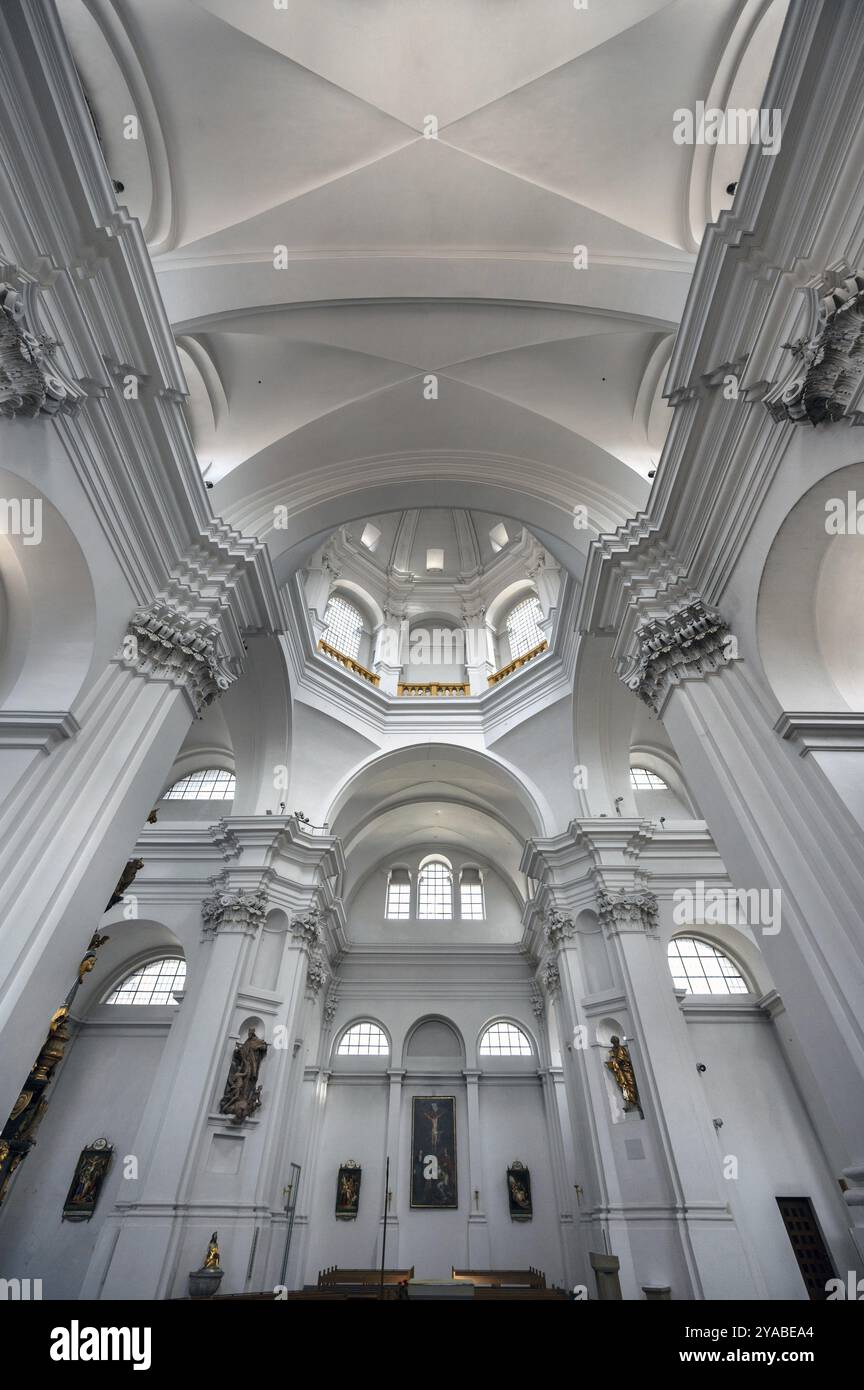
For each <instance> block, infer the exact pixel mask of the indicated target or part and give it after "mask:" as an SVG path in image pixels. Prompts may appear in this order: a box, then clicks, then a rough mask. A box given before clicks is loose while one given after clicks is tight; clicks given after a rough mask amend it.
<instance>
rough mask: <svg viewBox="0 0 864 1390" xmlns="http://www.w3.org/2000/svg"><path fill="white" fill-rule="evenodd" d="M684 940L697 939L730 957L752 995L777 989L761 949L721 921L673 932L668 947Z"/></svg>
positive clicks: (740, 932) (735, 928) (734, 928)
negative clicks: (687, 938)
mask: <svg viewBox="0 0 864 1390" xmlns="http://www.w3.org/2000/svg"><path fill="white" fill-rule="evenodd" d="M683 937H694V938H695V939H696V940H697V941H704V942H705V944H706V945H708V946H713V947H714V949H715V950H717V951H719V952H720V953H721V955H724V956H728V958H729V959H730V960H731V962H732V964H733V965H735V966H737V967H738V968H739V969H740V971H741V975H742V978H743V979H744V981H745V983H746V984H747V985H748V988H749V992H750V993H751V994H754V995H763V994H767V993H768V992H769V991H770V990H771V989H773V988H774V982H773V980H772V978H771V975H770V973H769V971H768V967H767V965H766V964H765V958H764V956H763V955H762V952H761V951H760V950H759V947H758V946H757V945H756V943H755V942H754V941H751V940H750V938H749V937H747V936H745V934H744V933H743V932H742V931H739V929H738V928H737V927H731V926H727V925H726V924H725V923H719V922H711V923H706V924H704V925H703V923H701V922H694V923H688V924H687V925H686V926H682V927H681V928H680V929H678V930H676V931H673V932H671V933H670V935H669V939H668V941H667V942H666V946H667V948H668V946H669V943H670V942H672V941H680V940H681V939H682V938H683ZM670 978H671V971H670Z"/></svg>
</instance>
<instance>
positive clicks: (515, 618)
mask: <svg viewBox="0 0 864 1390" xmlns="http://www.w3.org/2000/svg"><path fill="white" fill-rule="evenodd" d="M542 617H543V610H542V608H541V607H540V602H539V600H538V599H536V598H533V597H532V598H526V599H523V600H522V602H521V603H517V604H516V606H515V608H511V610H510V612H509V614H508V616H507V641H508V642H509V644H510V659H511V661H515V660H516V658H517V657H518V656H524V655H525V653H526V652H530V651H532V650H533V648H534V647H539V645H540V643H541V642H544V641H545V640H546V638H545V634H544V632H543V629H542V627H541V626H540V619H541V618H542Z"/></svg>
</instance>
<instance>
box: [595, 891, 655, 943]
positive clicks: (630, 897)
mask: <svg viewBox="0 0 864 1390" xmlns="http://www.w3.org/2000/svg"><path fill="white" fill-rule="evenodd" d="M597 904H598V915H599V917H600V923H601V925H602V927H603V930H604V931H605V932H606V934H607V936H612V935H614V934H616V933H617V932H625V931H630V932H656V931H657V922H658V911H659V910H658V906H657V895H656V893H649V892H648V890H647V889H645V888H637V889H635V890H634V891H630V892H628V890H627V889H626V888H620V889H619V890H618V892H617V893H615V894H614V895H613V894H612V893H607V892H605V891H603V890H601V891H600V892H599V893H598V894H597Z"/></svg>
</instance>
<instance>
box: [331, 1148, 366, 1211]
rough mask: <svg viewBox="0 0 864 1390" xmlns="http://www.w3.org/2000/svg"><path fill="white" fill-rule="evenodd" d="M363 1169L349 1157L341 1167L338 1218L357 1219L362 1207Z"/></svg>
mask: <svg viewBox="0 0 864 1390" xmlns="http://www.w3.org/2000/svg"><path fill="white" fill-rule="evenodd" d="M362 1176H363V1169H362V1168H361V1167H360V1164H359V1163H355V1162H354V1160H353V1158H349V1159H347V1160H346V1161H345V1163H343V1164H342V1166H341V1168H340V1169H339V1176H338V1178H337V1179H336V1220H337V1221H356V1220H357V1212H358V1210H359V1207H360V1179H361V1178H362Z"/></svg>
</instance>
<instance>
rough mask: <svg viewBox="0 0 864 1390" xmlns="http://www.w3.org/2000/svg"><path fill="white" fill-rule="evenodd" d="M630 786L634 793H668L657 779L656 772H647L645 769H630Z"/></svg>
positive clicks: (660, 780)
mask: <svg viewBox="0 0 864 1390" xmlns="http://www.w3.org/2000/svg"><path fill="white" fill-rule="evenodd" d="M630 786H631V787H632V788H633V790H634V792H668V790H669V787H668V786H667V784H666V783H665V782H664V781H663V778H662V777H658V776H657V773H656V772H649V771H648V768H647V767H631V769H630Z"/></svg>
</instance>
